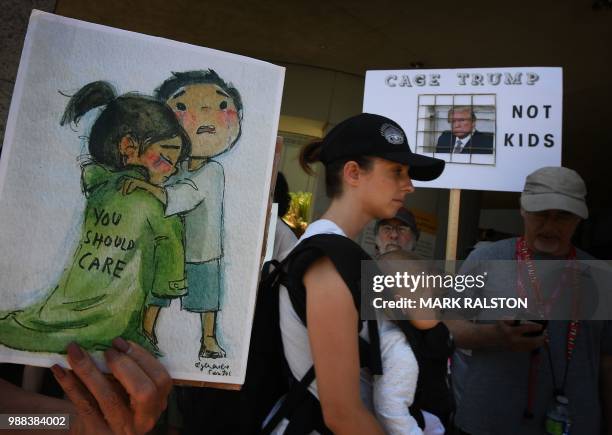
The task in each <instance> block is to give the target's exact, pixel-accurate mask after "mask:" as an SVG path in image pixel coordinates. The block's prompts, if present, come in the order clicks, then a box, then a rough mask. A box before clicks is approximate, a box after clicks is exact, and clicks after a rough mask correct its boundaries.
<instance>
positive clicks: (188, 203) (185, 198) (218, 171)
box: [166, 160, 225, 216]
mask: <svg viewBox="0 0 612 435" xmlns="http://www.w3.org/2000/svg"><path fill="white" fill-rule="evenodd" d="M224 190H225V174H224V172H223V167H222V166H221V165H220V164H219V163H218V162H216V161H214V160H211V161H209V162H207V163H206V164H205V165H204V166H202V167H201V168H200V169H198V170H196V171H193V172H190V173H189V177H185V178H183V179H181V180H179V181H177V182H176V183H174V184H169V185H167V186H166V197H167V202H166V216H171V215H174V214H180V213H188V212H190V211H191V210H193V209H195V208H196V207H197V206H199V205H200V204H201V203H202V202H203V201H204V200H206V201H209V202H210V203H211V204H215V203H218V204H221V203H222V202H223V191H224Z"/></svg>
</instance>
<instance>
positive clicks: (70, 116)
mask: <svg viewBox="0 0 612 435" xmlns="http://www.w3.org/2000/svg"><path fill="white" fill-rule="evenodd" d="M62 95H63V94H62ZM116 97H117V92H116V91H115V88H113V86H112V85H111V84H110V83H107V82H102V81H100V82H93V83H89V84H87V85H85V86H83V87H82V88H81V89H80V90H79V91H78V92H77V93H76V94H74V95H73V96H72V97H71V98H70V101H68V105H67V106H66V110H64V115H63V116H62V120H61V121H60V125H66V124H69V123H71V122H74V123H75V124H76V125H78V124H79V120H80V119H81V117H82V116H83V115H85V114H86V113H87V112H89V111H90V110H92V109H95V108H96V107H101V106H105V105H107V104H108V103H110V102H111V101H113V100H114V99H115V98H116Z"/></svg>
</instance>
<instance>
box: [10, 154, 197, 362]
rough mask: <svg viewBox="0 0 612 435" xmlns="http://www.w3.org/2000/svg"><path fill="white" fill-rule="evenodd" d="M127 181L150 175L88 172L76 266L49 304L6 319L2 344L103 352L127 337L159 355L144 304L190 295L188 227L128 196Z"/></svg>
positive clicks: (152, 202) (151, 200)
mask: <svg viewBox="0 0 612 435" xmlns="http://www.w3.org/2000/svg"><path fill="white" fill-rule="evenodd" d="M126 176H130V177H135V178H141V179H142V178H143V177H142V175H141V174H140V173H139V172H138V171H135V170H129V171H120V172H113V171H112V170H110V169H108V168H106V167H104V166H100V165H97V164H91V165H88V166H86V167H84V169H83V179H82V185H83V191H84V193H85V196H86V197H87V206H86V209H85V219H84V222H83V228H82V231H81V237H80V241H79V245H78V248H77V249H76V252H75V253H74V256H73V258H72V261H71V264H70V265H69V266H68V268H67V269H66V270H65V271H64V273H63V275H62V277H61V279H60V281H59V283H58V285H57V286H56V287H55V288H54V289H53V290H52V291H51V292H50V293H49V294H48V296H47V297H46V299H45V300H43V301H40V302H38V303H35V304H34V305H31V306H28V307H25V308H24V309H22V310H19V311H14V312H11V313H5V314H3V315H2V316H3V318H2V319H1V320H0V343H1V344H3V345H5V346H8V347H11V348H14V349H20V350H28V351H37V352H64V351H65V348H66V345H67V344H68V343H70V342H71V341H76V342H77V343H79V344H80V345H81V346H83V347H84V348H86V349H90V350H101V349H105V348H107V347H109V346H110V342H111V340H112V339H113V338H115V337H117V336H121V337H124V338H126V339H131V340H134V341H136V342H138V343H140V344H141V345H144V346H145V347H146V348H148V349H150V350H154V346H153V345H151V343H150V342H149V341H148V340H147V339H146V338H145V337H144V336H143V335H142V317H143V311H144V302H145V300H146V297H147V295H148V294H149V293H152V294H153V295H155V296H157V297H163V298H175V297H179V296H182V295H184V294H185V293H186V288H187V283H186V281H185V270H184V269H185V263H184V262H185V260H184V258H185V254H184V247H183V224H182V222H181V219H180V218H179V217H177V216H170V217H165V216H164V208H163V205H162V204H161V203H160V202H159V201H158V200H157V199H156V198H155V197H154V196H153V195H151V194H149V193H147V192H144V191H141V190H136V191H134V192H133V193H131V194H129V195H125V196H124V195H122V194H121V192H120V191H119V190H118V188H119V186H120V184H121V181H122V178H123V177H126Z"/></svg>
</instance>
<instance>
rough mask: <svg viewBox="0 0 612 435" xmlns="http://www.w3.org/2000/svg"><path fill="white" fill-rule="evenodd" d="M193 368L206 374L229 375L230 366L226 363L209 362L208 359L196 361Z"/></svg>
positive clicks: (230, 373) (230, 371) (230, 372)
mask: <svg viewBox="0 0 612 435" xmlns="http://www.w3.org/2000/svg"><path fill="white" fill-rule="evenodd" d="M194 366H195V368H196V369H198V370H200V371H201V372H203V373H206V374H207V375H214V376H231V375H232V368H231V367H230V365H229V364H227V363H209V362H208V361H204V362H201V361H196V363H195V365H194Z"/></svg>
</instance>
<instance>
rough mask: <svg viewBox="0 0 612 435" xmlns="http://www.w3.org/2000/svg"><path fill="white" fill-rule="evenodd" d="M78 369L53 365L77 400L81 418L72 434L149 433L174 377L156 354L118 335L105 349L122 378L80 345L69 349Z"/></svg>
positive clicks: (72, 363) (73, 425)
mask: <svg viewBox="0 0 612 435" xmlns="http://www.w3.org/2000/svg"><path fill="white" fill-rule="evenodd" d="M67 353H68V362H69V363H70V366H71V367H72V371H69V370H65V369H63V368H61V367H60V366H58V365H55V366H53V367H52V368H51V370H52V371H53V374H54V375H55V378H56V379H57V381H58V382H59V384H60V385H61V386H62V388H63V389H64V391H65V392H66V395H67V396H68V398H69V399H70V400H71V402H72V406H73V410H74V413H75V414H76V418H75V419H73V420H72V421H71V428H70V429H71V433H73V434H88V433H97V434H102V433H108V434H111V433H114V434H124V433H125V434H128V433H129V434H143V433H147V432H148V431H150V430H151V429H152V428H153V426H154V425H155V422H156V421H157V419H158V418H159V415H160V414H161V413H162V411H163V410H164V409H165V408H166V405H167V400H166V399H167V397H168V394H169V393H170V389H171V387H172V380H171V379H170V376H169V375H168V373H167V372H166V370H165V369H164V367H163V366H162V364H161V363H160V362H158V361H157V360H156V359H155V357H153V355H151V354H150V353H148V352H147V351H145V350H144V349H143V348H142V347H140V346H138V345H137V344H136V343H134V342H127V341H125V340H123V339H121V338H116V339H115V340H113V348H111V349H108V350H107V351H106V352H104V356H105V359H106V363H107V365H108V367H109V369H110V370H111V372H112V374H113V376H114V378H115V379H116V382H113V381H112V380H110V379H109V378H108V377H106V376H104V375H103V374H102V372H100V371H99V370H98V368H97V367H96V365H95V364H94V362H93V360H92V359H91V357H90V356H89V355H88V354H87V353H85V352H83V350H82V349H81V348H80V347H79V346H78V345H77V344H76V343H71V344H70V345H69V346H68V348H67Z"/></svg>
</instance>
